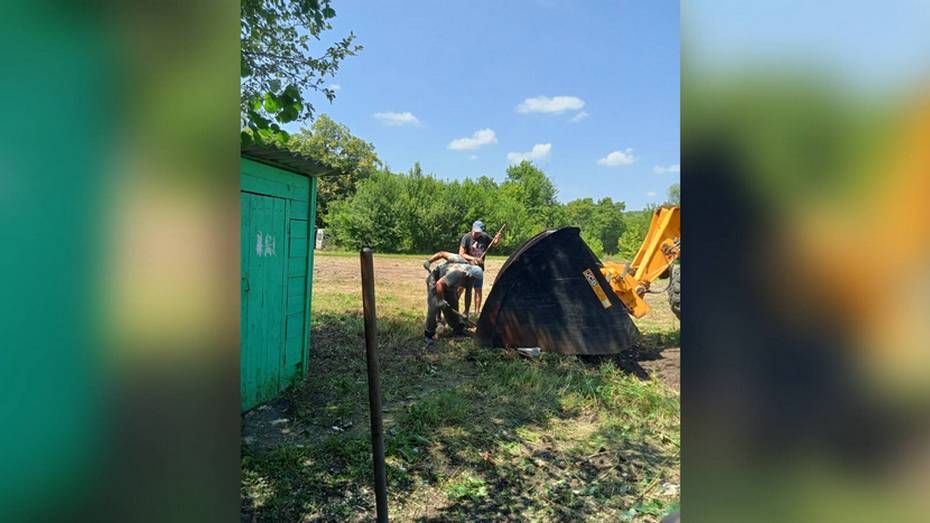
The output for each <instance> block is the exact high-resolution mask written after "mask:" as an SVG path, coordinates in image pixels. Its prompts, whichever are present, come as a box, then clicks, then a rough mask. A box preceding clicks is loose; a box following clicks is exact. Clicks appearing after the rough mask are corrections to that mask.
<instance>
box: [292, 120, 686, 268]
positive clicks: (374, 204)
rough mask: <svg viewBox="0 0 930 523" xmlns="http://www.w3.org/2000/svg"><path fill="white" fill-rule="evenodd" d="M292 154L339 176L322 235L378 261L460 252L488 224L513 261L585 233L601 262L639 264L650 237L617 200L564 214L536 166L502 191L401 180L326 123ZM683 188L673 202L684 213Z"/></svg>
mask: <svg viewBox="0 0 930 523" xmlns="http://www.w3.org/2000/svg"><path fill="white" fill-rule="evenodd" d="M288 146H289V148H290V149H291V150H294V151H295V152H298V153H301V154H305V155H307V156H310V157H312V158H314V159H316V160H318V161H320V162H322V163H324V164H325V165H327V166H328V167H330V168H331V169H333V170H334V171H335V172H337V173H338V174H339V176H332V177H324V178H321V179H320V182H319V191H318V217H317V225H318V226H319V227H324V228H326V230H327V232H328V233H329V236H330V238H331V239H332V241H333V242H334V244H335V245H336V247H338V248H344V249H353V250H354V249H358V248H361V247H363V246H370V247H371V248H373V249H374V250H376V251H378V252H391V253H419V254H425V253H432V252H435V251H437V250H453V251H454V250H457V248H458V242H459V240H460V239H461V237H462V235H463V234H464V233H465V232H466V231H468V230H470V228H471V223H472V222H473V221H474V220H476V219H480V220H482V221H484V222H485V223H486V224H487V228H488V231H487V232H488V233H489V234H492V235H493V234H494V232H495V231H496V230H497V229H498V228H500V227H501V226H502V225H505V224H506V229H505V234H503V235H502V239H501V243H500V245H499V247H497V249H496V251H497V253H500V254H509V253H511V252H513V250H515V249H516V248H517V247H518V246H519V245H520V244H522V243H523V242H524V241H526V240H527V239H529V238H531V237H532V236H533V235H535V234H537V233H539V232H540V231H543V230H545V229H548V228H553V227H560V226H565V225H572V226H576V227H579V228H581V234H582V237H583V238H584V240H585V242H586V243H587V244H588V246H589V247H591V249H592V250H593V251H594V252H595V253H596V254H597V255H598V256H605V255H611V256H617V257H620V258H622V259H631V258H632V257H633V255H634V254H635V253H636V250H637V249H638V248H639V244H640V243H641V242H642V239H643V237H645V233H646V230H647V229H648V226H649V221H650V220H651V216H652V209H645V210H641V211H627V210H626V205H625V204H624V202H621V201H613V200H612V199H611V198H609V197H605V198H601V199H599V200H594V199H592V198H580V199H576V200H572V201H570V202H568V203H565V204H562V203H560V202H559V201H558V200H557V199H556V196H557V190H556V188H555V186H554V185H553V184H552V181H551V180H550V179H549V178H548V177H547V176H546V174H545V173H544V172H543V171H542V170H540V169H539V168H538V167H537V166H535V165H534V164H532V163H531V162H527V161H524V162H522V163H520V164H517V165H511V166H510V167H508V169H507V171H506V178H505V179H504V181H503V182H500V183H498V182H496V181H495V180H493V179H491V178H488V177H486V176H482V177H480V178H477V179H465V180H462V181H457V180H455V181H447V180H441V179H439V178H437V177H435V176H433V175H432V174H426V173H424V172H423V170H422V169H421V167H420V165H419V164H416V165H414V166H413V168H411V169H410V170H409V171H408V172H393V171H391V170H390V169H389V168H388V167H387V166H385V165H384V164H383V162H381V160H380V159H379V158H378V157H377V154H376V153H375V150H374V146H373V145H372V144H370V143H367V142H365V141H364V140H361V139H359V138H357V137H355V136H353V135H352V134H351V132H349V129H348V128H347V127H345V126H344V125H341V124H338V123H336V122H334V121H333V120H332V119H330V118H329V117H327V116H326V115H320V116H319V117H318V118H317V119H316V120H315V121H314V123H313V126H312V127H311V128H310V129H303V130H301V131H300V132H299V133H296V134H294V135H293V136H291V137H290V139H289V142H288ZM677 197H678V188H677V185H676V186H673V187H672V188H670V191H669V198H670V201H673V202H674V203H678V202H677V201H675V200H677Z"/></svg>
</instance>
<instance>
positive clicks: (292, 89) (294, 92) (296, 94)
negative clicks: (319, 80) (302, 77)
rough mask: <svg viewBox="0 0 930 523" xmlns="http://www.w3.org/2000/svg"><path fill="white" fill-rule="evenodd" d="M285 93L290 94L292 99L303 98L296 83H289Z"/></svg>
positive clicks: (298, 99)
mask: <svg viewBox="0 0 930 523" xmlns="http://www.w3.org/2000/svg"><path fill="white" fill-rule="evenodd" d="M284 94H285V95H286V96H288V97H289V98H290V99H291V100H296V101H300V100H302V98H301V96H300V89H298V88H297V86H296V85H294V84H291V85H288V86H287V87H286V88H285V89H284Z"/></svg>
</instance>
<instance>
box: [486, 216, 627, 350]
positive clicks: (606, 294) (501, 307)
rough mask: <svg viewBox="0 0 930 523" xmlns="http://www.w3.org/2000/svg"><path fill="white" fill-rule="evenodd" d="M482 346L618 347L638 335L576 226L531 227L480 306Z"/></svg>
mask: <svg viewBox="0 0 930 523" xmlns="http://www.w3.org/2000/svg"><path fill="white" fill-rule="evenodd" d="M476 338H477V340H478V343H479V344H481V345H482V346H486V347H539V348H540V349H542V350H544V351H547V352H557V353H560V354H592V355H593V354H618V353H621V352H624V351H626V350H629V349H631V348H632V347H633V346H634V345H635V343H636V342H637V340H638V339H639V330H637V328H636V326H635V325H634V324H633V321H632V320H631V319H630V316H629V314H628V313H627V310H626V308H625V307H624V306H623V303H621V302H620V299H619V298H618V297H617V295H616V294H614V293H613V291H612V290H611V288H610V284H609V283H608V282H607V280H605V279H604V276H603V275H602V274H601V271H600V261H599V260H598V259H597V256H595V255H594V253H593V252H591V249H589V248H588V246H587V245H586V244H585V243H584V240H582V239H581V235H580V230H579V229H578V228H577V227H564V228H561V229H556V230H549V231H545V232H542V233H540V234H537V235H536V236H534V237H533V238H531V239H529V240H528V241H527V242H526V243H524V244H523V245H522V246H520V248H519V249H517V251H516V252H515V253H514V254H513V255H512V256H510V258H508V259H507V261H506V262H505V263H504V265H503V267H501V270H500V272H499V273H498V274H497V278H496V279H495V280H494V286H493V287H492V289H491V292H490V294H489V295H488V297H487V300H486V301H485V304H484V309H483V310H482V311H481V317H480V318H479V319H478V330H477V333H476Z"/></svg>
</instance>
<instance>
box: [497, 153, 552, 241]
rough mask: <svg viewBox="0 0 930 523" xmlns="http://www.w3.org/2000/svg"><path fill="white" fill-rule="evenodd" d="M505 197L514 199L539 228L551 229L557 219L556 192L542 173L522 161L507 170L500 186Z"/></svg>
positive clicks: (530, 164)
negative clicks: (505, 178) (505, 179)
mask: <svg viewBox="0 0 930 523" xmlns="http://www.w3.org/2000/svg"><path fill="white" fill-rule="evenodd" d="M501 189H502V190H503V192H504V194H505V195H506V196H509V197H512V198H514V199H515V200H516V201H517V202H519V203H521V204H522V205H523V207H524V208H525V209H526V210H527V211H528V212H529V213H530V216H532V217H533V219H534V221H535V222H536V223H537V224H538V225H539V228H540V229H541V228H544V227H551V226H553V225H555V224H556V219H557V218H558V201H556V198H555V197H556V195H557V194H558V191H557V190H556V188H555V186H554V185H553V184H552V181H551V180H549V178H548V177H547V176H546V174H545V173H544V172H542V171H541V170H539V168H537V167H536V166H535V165H533V163H532V162H529V161H527V160H524V161H522V162H520V163H519V164H517V165H511V166H510V167H508V168H507V181H505V182H504V183H503V184H502V185H501Z"/></svg>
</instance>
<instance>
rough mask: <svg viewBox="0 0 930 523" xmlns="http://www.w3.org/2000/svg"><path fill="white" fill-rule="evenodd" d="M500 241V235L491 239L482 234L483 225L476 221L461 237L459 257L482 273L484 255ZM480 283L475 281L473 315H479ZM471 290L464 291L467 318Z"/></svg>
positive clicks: (469, 288) (487, 235)
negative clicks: (472, 264) (477, 267)
mask: <svg viewBox="0 0 930 523" xmlns="http://www.w3.org/2000/svg"><path fill="white" fill-rule="evenodd" d="M500 241H501V235H500V233H498V234H497V235H496V236H494V237H493V238H491V235H489V234H488V233H486V232H484V223H483V222H482V221H481V220H476V221H475V223H473V224H472V225H471V231H470V232H467V233H465V236H462V242H461V243H460V244H459V256H461V257H463V258H465V259H466V260H468V261H469V262H470V263H474V264H476V265H478V266H479V267H481V270H482V272H483V271H484V253H486V252H487V251H488V249H490V248H491V247H494V246H495V245H497V244H498V243H499V242H500ZM481 283H482V282H481V281H480V280H479V281H476V282H475V284H474V289H475V314H481ZM471 289H472V287H467V288H466V289H465V316H468V310H469V309H470V308H471Z"/></svg>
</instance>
